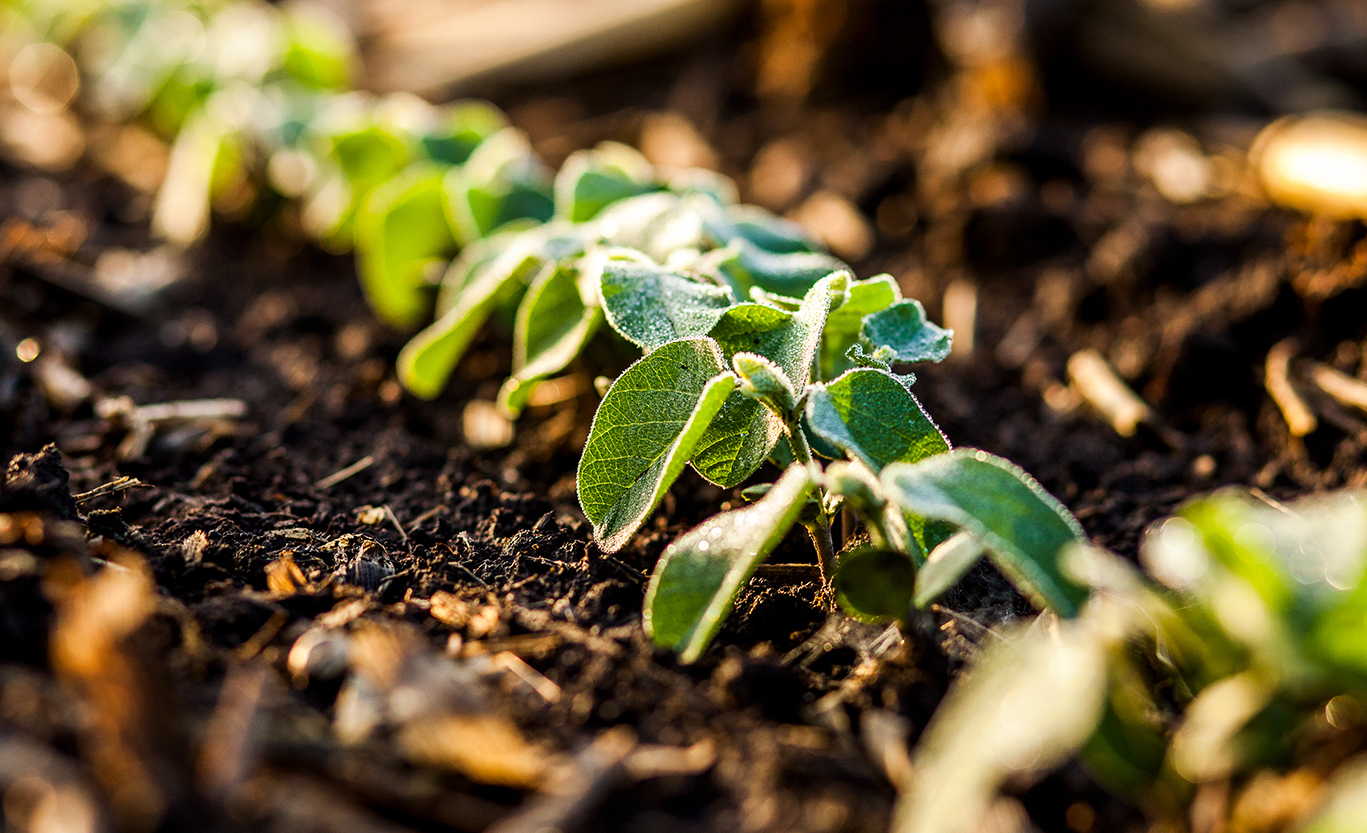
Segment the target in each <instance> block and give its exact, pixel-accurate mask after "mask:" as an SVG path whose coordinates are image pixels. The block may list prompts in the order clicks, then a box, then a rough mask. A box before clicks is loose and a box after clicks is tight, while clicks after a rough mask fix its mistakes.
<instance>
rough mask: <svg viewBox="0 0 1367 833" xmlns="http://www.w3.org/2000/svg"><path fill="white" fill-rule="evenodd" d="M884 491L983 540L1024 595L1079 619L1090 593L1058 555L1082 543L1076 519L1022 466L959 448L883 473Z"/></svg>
mask: <svg viewBox="0 0 1367 833" xmlns="http://www.w3.org/2000/svg"><path fill="white" fill-rule="evenodd" d="M882 481H883V488H884V491H885V493H886V494H887V495H888V497H889V498H890V499H891V500H894V501H896V502H898V503H899V504H901V506H902V508H903V509H904V510H906V511H907V512H911V513H914V514H916V515H920V516H922V517H926V518H938V519H941V520H945V521H949V522H950V523H952V524H954V525H956V526H958V527H959V528H961V529H963V530H965V531H967V532H968V533H969V534H971V535H972V536H973V537H975V538H977V539H978V540H979V541H980V542H982V544H983V546H984V547H986V548H987V550H988V552H989V553H990V554H991V555H992V559H993V561H994V562H995V563H996V564H997V566H998V567H999V568H1000V569H1001V570H1002V572H1004V573H1006V575H1007V576H1008V577H1009V578H1010V579H1011V580H1012V581H1013V582H1014V583H1015V585H1016V587H1017V588H1018V589H1020V591H1021V592H1022V593H1024V594H1025V595H1026V596H1027V597H1029V598H1030V599H1031V600H1032V601H1034V602H1035V603H1036V604H1039V605H1041V606H1044V607H1048V608H1050V609H1052V610H1053V611H1054V612H1056V613H1057V614H1059V615H1060V616H1065V617H1071V616H1076V615H1077V614H1078V612H1079V610H1080V609H1081V606H1082V603H1083V602H1084V601H1085V600H1086V599H1087V596H1088V591H1087V588H1086V587H1084V586H1082V585H1081V584H1078V583H1077V582H1076V581H1074V580H1072V579H1071V578H1069V577H1068V576H1067V575H1066V574H1065V573H1064V572H1063V568H1062V564H1061V558H1062V556H1063V553H1064V551H1065V550H1066V549H1067V548H1068V547H1069V545H1071V544H1073V543H1075V542H1078V541H1085V540H1086V536H1085V535H1084V534H1083V531H1082V527H1081V526H1080V525H1079V524H1078V522H1077V520H1076V519H1074V518H1073V516H1072V514H1071V513H1069V512H1068V510H1067V509H1066V508H1064V506H1063V504H1061V503H1059V502H1058V500H1056V499H1055V498H1054V497H1053V496H1052V495H1050V494H1049V493H1048V492H1046V491H1044V489H1043V488H1042V487H1041V486H1040V485H1039V483H1037V482H1035V479H1034V478H1032V477H1030V475H1028V474H1026V473H1025V472H1024V471H1022V470H1021V469H1020V468H1019V467H1018V466H1016V465H1014V464H1012V463H1011V462H1009V461H1007V460H1003V459H1002V458H1000V457H994V456H992V455H990V454H988V453H987V452H985V451H978V450H976V449H971V448H967V449H959V450H957V451H951V452H950V453H948V454H936V455H934V456H932V457H928V458H926V459H924V460H922V461H920V462H919V463H893V464H891V465H889V466H888V467H887V468H885V469H883V473H882Z"/></svg>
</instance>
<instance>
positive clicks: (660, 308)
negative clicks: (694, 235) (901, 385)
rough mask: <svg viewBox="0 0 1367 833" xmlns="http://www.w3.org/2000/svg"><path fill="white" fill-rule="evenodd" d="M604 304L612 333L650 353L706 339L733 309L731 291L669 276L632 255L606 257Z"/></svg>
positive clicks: (688, 277)
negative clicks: (676, 343) (697, 338)
mask: <svg viewBox="0 0 1367 833" xmlns="http://www.w3.org/2000/svg"><path fill="white" fill-rule="evenodd" d="M602 299H603V308H604V311H605V312H606V313H607V319H608V323H609V324H611V325H612V328H613V329H614V330H616V331H617V332H618V333H619V334H621V336H622V337H623V338H625V339H626V340H627V341H630V342H631V343H632V344H635V345H636V346H638V347H640V348H641V349H642V350H645V351H646V352H650V351H651V350H654V349H655V348H656V347H659V346H660V345H661V344H666V343H668V342H671V341H676V340H678V339H681V338H692V337H694V336H701V335H706V334H707V333H708V331H709V330H711V329H712V328H713V325H714V324H716V322H717V319H718V318H720V317H721V315H722V313H723V311H724V310H726V308H727V307H730V306H731V305H732V304H733V303H734V300H733V299H732V297H731V292H730V290H727V289H725V288H723V287H720V286H713V285H712V284H708V283H704V282H702V281H701V280H699V279H697V278H695V277H693V276H691V275H686V274H682V273H678V272H671V271H670V270H668V269H665V268H664V267H662V266H659V265H657V264H656V263H655V262H654V261H651V260H650V259H648V258H646V257H644V256H643V255H640V254H637V253H635V252H632V251H630V250H628V249H614V250H612V251H610V252H609V253H608V255H607V259H606V262H604V264H603V275H602Z"/></svg>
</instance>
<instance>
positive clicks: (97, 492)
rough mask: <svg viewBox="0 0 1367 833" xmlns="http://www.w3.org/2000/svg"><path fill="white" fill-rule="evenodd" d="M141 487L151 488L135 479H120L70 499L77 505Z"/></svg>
mask: <svg viewBox="0 0 1367 833" xmlns="http://www.w3.org/2000/svg"><path fill="white" fill-rule="evenodd" d="M143 487H145V488H151V486H150V485H149V484H147V483H144V482H142V481H141V480H139V479H137V478H136V477H120V478H118V479H115V480H111V481H109V482H108V483H105V484H103V485H100V486H96V487H95V488H93V489H91V490H90V491H88V492H81V493H80V494H79V495H74V496H73V497H72V499H73V500H75V501H76V502H77V503H85V502H86V501H87V500H94V499H95V498H97V497H103V496H105V495H112V494H114V493H115V492H122V491H124V490H125V489H137V488H143Z"/></svg>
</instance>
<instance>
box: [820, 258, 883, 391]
mask: <svg viewBox="0 0 1367 833" xmlns="http://www.w3.org/2000/svg"><path fill="white" fill-rule="evenodd" d="M901 299H902V290H901V289H900V288H898V286H897V281H895V280H893V278H892V277H891V276H890V275H878V276H877V277H873V278H869V279H868V280H866V281H851V282H850V297H849V298H848V299H846V301H845V303H843V304H841V305H840V306H839V307H837V308H836V309H833V310H831V314H830V317H829V318H828V319H827V320H826V331H825V333H824V334H823V335H822V344H821V378H822V379H834V378H835V377H836V376H838V375H840V374H841V373H843V372H844V371H846V370H848V369H849V368H850V367H851V366H852V363H851V362H850V361H849V360H848V359H847V358H846V356H845V353H846V351H848V350H849V349H850V348H851V347H852V346H854V345H855V344H857V343H858V341H859V331H860V329H861V327H862V326H863V324H864V317H865V316H867V315H871V314H873V313H875V312H879V311H881V310H885V309H887V308H888V307H890V306H892V305H893V304H895V303H897V302H898V301H900V300H901Z"/></svg>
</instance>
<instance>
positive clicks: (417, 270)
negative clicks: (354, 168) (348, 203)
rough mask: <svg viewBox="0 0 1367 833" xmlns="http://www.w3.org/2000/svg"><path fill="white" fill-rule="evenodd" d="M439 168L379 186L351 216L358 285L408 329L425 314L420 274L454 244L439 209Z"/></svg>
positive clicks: (427, 168)
mask: <svg viewBox="0 0 1367 833" xmlns="http://www.w3.org/2000/svg"><path fill="white" fill-rule="evenodd" d="M441 179H442V171H441V169H440V168H437V167H436V166H420V167H417V168H415V169H411V170H409V171H407V172H405V173H404V174H402V175H401V176H399V177H397V178H395V179H394V180H391V181H390V182H387V183H385V184H384V185H381V186H380V187H379V188H376V189H375V190H374V191H372V192H371V193H370V195H369V196H367V197H366V198H365V200H364V202H362V204H361V208H360V210H359V211H358V212H357V214H356V256H357V260H358V262H359V266H360V269H359V271H360V274H361V286H362V287H363V288H364V289H365V293H366V298H367V299H368V300H369V301H370V304H371V306H372V307H374V308H375V312H376V313H377V314H378V315H379V316H380V318H382V319H383V320H384V321H385V322H386V323H388V324H390V325H391V326H395V327H412V326H414V325H416V324H418V323H420V322H421V320H422V318H423V315H424V314H425V313H426V312H427V308H428V303H429V300H428V297H427V294H426V293H425V292H424V291H423V287H424V285H425V281H424V279H423V273H424V271H425V270H426V269H427V267H428V266H429V265H431V264H432V263H435V262H437V261H439V260H441V259H442V258H443V257H445V256H446V255H447V253H449V252H450V251H451V250H452V249H453V248H455V242H456V241H455V239H454V238H453V237H452V236H451V230H450V228H449V227H448V226H447V224H446V220H445V218H444V216H443V215H442V209H441V202H442V196H441Z"/></svg>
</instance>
